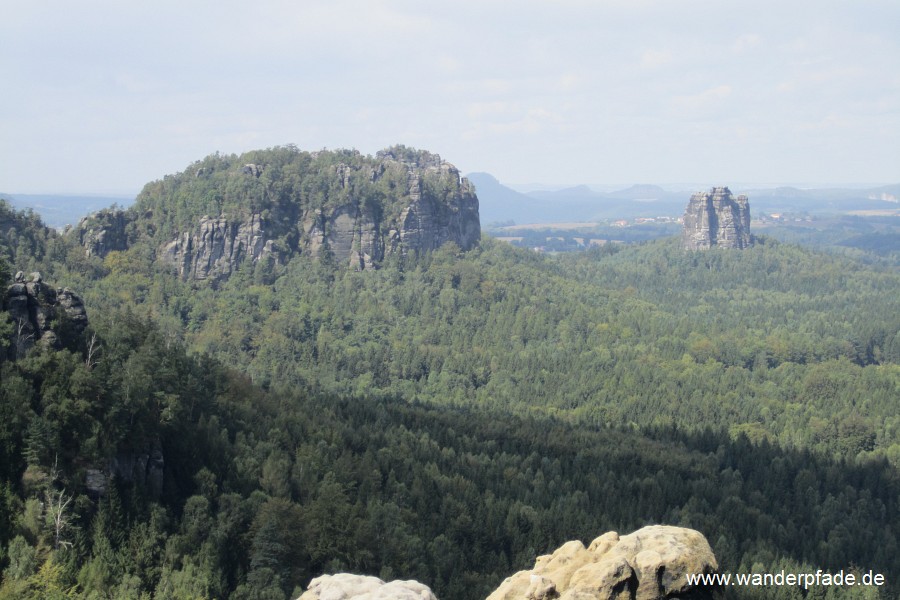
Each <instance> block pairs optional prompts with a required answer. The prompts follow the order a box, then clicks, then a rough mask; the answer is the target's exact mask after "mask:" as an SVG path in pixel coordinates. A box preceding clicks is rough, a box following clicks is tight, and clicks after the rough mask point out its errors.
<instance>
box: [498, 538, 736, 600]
mask: <svg viewBox="0 0 900 600" xmlns="http://www.w3.org/2000/svg"><path fill="white" fill-rule="evenodd" d="M717 569H718V565H717V563H716V558H715V556H714V555H713V552H712V549H711V548H710V546H709V543H708V542H707V541H706V538H705V537H703V535H702V534H701V533H699V532H697V531H694V530H692V529H684V528H681V527H671V526H665V525H653V526H650V527H644V528H643V529H639V530H638V531H636V532H634V533H632V534H629V535H624V536H621V537H620V536H619V534H617V533H615V532H609V533H605V534H603V535H601V536H600V537H598V538H597V539H595V540H594V541H593V542H591V544H590V546H588V547H587V548H585V547H584V544H582V543H581V542H579V541H573V542H568V543H566V544H564V545H563V546H561V547H560V548H559V549H557V550H556V551H555V552H554V553H553V554H551V555H546V556H541V557H538V559H537V561H536V562H535V565H534V569H532V570H531V571H520V572H519V573H516V574H515V575H513V576H512V577H509V578H507V579H506V580H505V581H504V582H503V583H502V584H501V585H500V587H499V588H497V590H496V591H494V593H492V594H491V595H490V596H488V600H544V599H546V600H550V599H552V598H559V599H560V600H609V599H613V598H618V599H622V600H624V599H626V598H628V599H632V600H662V599H665V598H675V597H678V598H683V597H687V596H686V594H691V596H690V597H692V598H703V597H704V596H705V595H706V593H707V591H706V590H700V589H691V587H690V586H689V585H688V581H687V575H689V574H692V573H698V574H699V573H712V572H714V571H716V570H717Z"/></svg>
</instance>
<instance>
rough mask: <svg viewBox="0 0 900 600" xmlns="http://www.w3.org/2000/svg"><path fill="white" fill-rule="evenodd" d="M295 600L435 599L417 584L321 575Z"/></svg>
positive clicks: (343, 574)
mask: <svg viewBox="0 0 900 600" xmlns="http://www.w3.org/2000/svg"><path fill="white" fill-rule="evenodd" d="M298 600H437V598H436V597H435V595H434V594H433V593H431V590H430V589H429V588H428V586H425V585H423V584H421V583H419V582H418V581H391V582H390V583H385V582H384V581H382V580H380V579H378V578H377V577H371V576H366V575H351V574H349V573H338V574H337V575H322V576H321V577H316V578H315V579H313V580H312V581H310V582H309V589H308V590H307V591H306V592H304V594H303V595H302V596H300V598H298Z"/></svg>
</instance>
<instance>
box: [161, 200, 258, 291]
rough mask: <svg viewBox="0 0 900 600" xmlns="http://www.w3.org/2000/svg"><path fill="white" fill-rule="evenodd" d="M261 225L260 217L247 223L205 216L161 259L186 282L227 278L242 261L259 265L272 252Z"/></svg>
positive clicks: (168, 246) (163, 254)
mask: <svg viewBox="0 0 900 600" xmlns="http://www.w3.org/2000/svg"><path fill="white" fill-rule="evenodd" d="M261 221H262V220H261V218H260V216H259V215H258V214H251V215H250V216H249V217H248V218H247V219H246V220H245V221H230V220H229V219H228V218H227V217H218V218H212V217H209V216H204V217H202V218H201V219H200V223H199V225H198V227H197V229H195V230H194V231H192V232H185V233H182V234H181V235H179V236H178V237H177V238H176V239H175V240H174V241H172V242H170V243H169V244H166V246H165V247H164V248H163V249H162V250H161V252H160V258H161V259H162V260H163V261H164V262H166V263H168V264H171V265H173V266H175V267H176V269H177V271H178V274H179V275H181V276H182V277H183V278H185V279H187V278H188V277H190V278H193V279H207V278H208V277H222V276H228V275H230V274H231V272H232V271H233V270H234V269H236V268H237V266H238V265H239V264H240V263H242V262H243V261H245V260H249V261H252V262H256V261H258V260H259V259H260V258H262V257H263V256H264V255H266V254H270V253H271V252H272V241H271V240H269V241H267V240H266V239H265V232H264V231H263V226H262V222H261Z"/></svg>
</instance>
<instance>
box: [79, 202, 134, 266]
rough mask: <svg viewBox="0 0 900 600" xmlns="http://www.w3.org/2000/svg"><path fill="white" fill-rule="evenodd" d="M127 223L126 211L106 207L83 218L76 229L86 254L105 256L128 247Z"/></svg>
mask: <svg viewBox="0 0 900 600" xmlns="http://www.w3.org/2000/svg"><path fill="white" fill-rule="evenodd" d="M127 225H128V215H127V214H126V213H125V211H122V210H114V209H104V210H101V211H99V212H96V213H94V214H92V215H89V216H87V217H84V218H83V219H81V221H79V223H78V226H77V227H76V228H75V230H76V231H77V232H78V243H79V244H81V245H82V246H83V247H84V253H85V254H86V255H88V256H99V257H100V258H104V257H105V256H106V255H107V254H109V253H110V252H113V251H121V250H126V249H127V248H128V239H127V235H126V231H125V229H126V226H127Z"/></svg>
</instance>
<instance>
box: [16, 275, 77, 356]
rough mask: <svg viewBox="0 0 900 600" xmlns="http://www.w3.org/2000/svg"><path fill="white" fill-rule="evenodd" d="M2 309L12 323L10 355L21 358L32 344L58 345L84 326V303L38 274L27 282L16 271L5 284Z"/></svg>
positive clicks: (29, 277) (65, 289)
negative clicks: (45, 281)
mask: <svg viewBox="0 0 900 600" xmlns="http://www.w3.org/2000/svg"><path fill="white" fill-rule="evenodd" d="M2 300H3V302H2V308H3V310H5V311H6V312H7V314H8V316H9V319H10V320H11V321H12V324H13V332H12V340H11V341H12V344H11V345H10V349H9V353H10V358H12V359H15V358H21V357H22V356H24V355H25V354H26V353H27V352H28V350H29V349H31V348H32V347H33V346H34V345H35V344H45V345H48V346H50V347H52V348H60V347H62V339H61V336H62V337H70V336H77V335H81V333H82V332H84V330H85V328H87V325H88V318H87V312H86V311H85V309H84V303H83V302H82V301H81V298H80V297H78V296H77V295H76V294H75V293H74V292H72V290H70V289H69V288H53V287H50V286H48V285H47V284H46V283H44V281H43V279H42V277H41V274H40V273H37V272H35V273H32V274H31V275H29V276H28V278H27V281H26V277H25V274H24V273H22V272H21V271H19V272H18V273H16V275H15V278H14V279H13V283H12V285H10V286H9V287H7V289H6V294H5V296H4V298H3V299H2Z"/></svg>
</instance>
